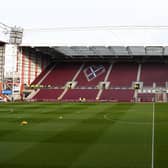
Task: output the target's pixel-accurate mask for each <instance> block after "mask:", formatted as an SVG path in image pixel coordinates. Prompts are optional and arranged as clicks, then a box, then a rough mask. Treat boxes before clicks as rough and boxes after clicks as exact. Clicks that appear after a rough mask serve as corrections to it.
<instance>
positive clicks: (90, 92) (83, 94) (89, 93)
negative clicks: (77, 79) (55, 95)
mask: <svg viewBox="0 0 168 168" xmlns="http://www.w3.org/2000/svg"><path fill="white" fill-rule="evenodd" d="M97 93H98V90H97V89H70V90H68V92H67V93H66V94H65V96H64V97H63V100H69V101H75V100H77V101H80V99H83V98H84V99H86V101H95V100H96V95H97Z"/></svg>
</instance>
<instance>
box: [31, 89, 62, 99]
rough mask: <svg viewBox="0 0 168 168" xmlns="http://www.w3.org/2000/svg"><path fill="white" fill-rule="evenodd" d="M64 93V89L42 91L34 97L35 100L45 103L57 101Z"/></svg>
mask: <svg viewBox="0 0 168 168" xmlns="http://www.w3.org/2000/svg"><path fill="white" fill-rule="evenodd" d="M62 92H63V89H40V91H39V92H38V93H37V94H36V95H35V96H34V97H33V99H34V100H43V101H52V100H53V101H56V100H57V98H58V97H59V96H60V95H61V93H62Z"/></svg>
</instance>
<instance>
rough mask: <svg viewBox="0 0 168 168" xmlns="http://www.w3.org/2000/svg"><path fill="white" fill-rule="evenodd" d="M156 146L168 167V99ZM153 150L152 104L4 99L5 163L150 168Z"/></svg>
mask: <svg viewBox="0 0 168 168" xmlns="http://www.w3.org/2000/svg"><path fill="white" fill-rule="evenodd" d="M22 121H26V122H27V123H28V124H26V125H22V124H20V123H21V122H22ZM154 146H155V153H154V164H155V168H166V167H168V104H156V109H155V145H154ZM151 155H152V104H125V103H124V104H121V103H120V104H111V103H102V104H97V103H84V104H80V103H75V104H72V103H64V104H56V103H27V104H24V103H20V104H19V103H16V104H0V168H151Z"/></svg>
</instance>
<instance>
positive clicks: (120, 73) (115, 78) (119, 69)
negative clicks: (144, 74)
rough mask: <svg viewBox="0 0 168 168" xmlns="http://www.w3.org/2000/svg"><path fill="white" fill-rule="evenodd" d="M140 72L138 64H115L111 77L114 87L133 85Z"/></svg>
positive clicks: (109, 79)
mask: <svg viewBox="0 0 168 168" xmlns="http://www.w3.org/2000/svg"><path fill="white" fill-rule="evenodd" d="M137 71H138V64H136V63H115V64H113V68H112V71H111V73H110V75H109V78H108V81H110V83H111V85H110V86H113V87H118V86H120V87H121V86H128V87H130V86H131V85H132V81H136V78H137Z"/></svg>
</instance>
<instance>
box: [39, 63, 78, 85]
mask: <svg viewBox="0 0 168 168" xmlns="http://www.w3.org/2000/svg"><path fill="white" fill-rule="evenodd" d="M80 66H81V64H79V63H61V64H59V65H56V66H55V68H54V69H53V70H52V72H51V73H50V74H49V75H48V76H47V77H46V78H45V79H44V81H42V83H41V84H42V85H51V86H64V85H65V84H66V82H67V81H71V80H72V79H73V77H74V76H75V74H76V72H77V71H78V69H79V67H80Z"/></svg>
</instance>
